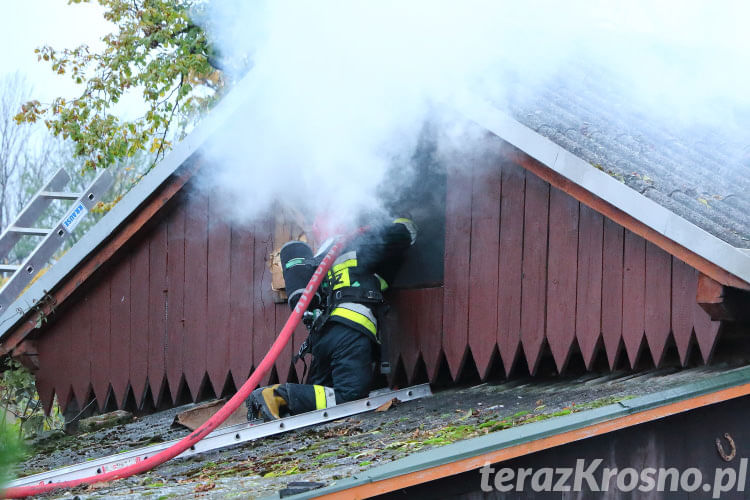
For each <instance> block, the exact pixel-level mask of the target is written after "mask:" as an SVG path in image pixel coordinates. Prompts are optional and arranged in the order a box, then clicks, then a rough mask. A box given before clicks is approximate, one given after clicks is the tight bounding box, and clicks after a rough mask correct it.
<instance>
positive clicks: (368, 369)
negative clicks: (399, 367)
mask: <svg viewBox="0 0 750 500" xmlns="http://www.w3.org/2000/svg"><path fill="white" fill-rule="evenodd" d="M310 340H311V342H312V355H313V359H312V362H311V364H310V371H309V374H308V377H307V381H306V382H307V383H306V384H282V385H281V387H280V388H279V389H280V390H281V394H282V395H283V396H284V399H286V401H287V404H288V408H287V411H288V412H289V414H290V415H296V414H298V413H304V412H306V411H312V410H315V409H318V408H317V406H316V404H315V391H314V388H313V385H322V386H325V387H332V388H333V390H334V392H335V394H336V404H340V403H345V402H347V401H352V400H355V399H361V398H364V397H366V396H367V395H368V393H369V392H370V384H371V383H372V369H373V367H372V362H373V360H374V359H373V354H374V349H375V345H374V342H373V341H372V340H370V339H369V338H368V337H367V336H366V335H365V334H363V333H362V332H360V331H359V330H355V329H354V328H351V327H349V326H347V325H344V324H341V323H336V322H335V321H328V322H327V323H326V324H325V325H323V327H322V328H321V333H320V334H318V335H314V336H313V338H311V339H310Z"/></svg>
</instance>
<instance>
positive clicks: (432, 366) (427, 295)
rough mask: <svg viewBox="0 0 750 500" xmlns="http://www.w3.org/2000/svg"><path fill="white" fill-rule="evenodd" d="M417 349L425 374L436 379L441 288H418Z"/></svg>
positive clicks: (441, 305)
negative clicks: (420, 355) (422, 361)
mask: <svg viewBox="0 0 750 500" xmlns="http://www.w3.org/2000/svg"><path fill="white" fill-rule="evenodd" d="M420 297H421V300H420V309H419V313H420V319H419V325H418V329H419V336H418V338H419V351H420V352H421V353H422V359H423V360H424V364H425V368H426V369H427V376H428V377H429V378H430V380H433V381H434V380H436V379H437V372H438V361H440V336H441V332H442V330H443V288H442V287H439V288H425V289H423V290H420Z"/></svg>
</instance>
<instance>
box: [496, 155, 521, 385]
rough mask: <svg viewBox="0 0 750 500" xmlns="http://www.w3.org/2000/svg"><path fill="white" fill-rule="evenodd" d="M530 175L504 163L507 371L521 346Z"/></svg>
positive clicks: (501, 268) (502, 301) (502, 316)
mask: <svg viewBox="0 0 750 500" xmlns="http://www.w3.org/2000/svg"><path fill="white" fill-rule="evenodd" d="M525 183H526V177H525V175H524V171H523V169H522V168H521V167H519V166H518V165H516V164H515V163H505V164H503V178H502V200H501V208H500V241H499V251H498V287H497V323H498V328H497V346H498V349H499V351H500V357H501V358H502V360H503V368H504V369H505V374H506V375H508V374H509V373H510V371H511V369H512V368H513V364H514V363H515V360H516V357H517V355H518V352H519V348H520V346H521V293H520V291H521V274H522V269H523V214H524V191H525V189H526V186H525Z"/></svg>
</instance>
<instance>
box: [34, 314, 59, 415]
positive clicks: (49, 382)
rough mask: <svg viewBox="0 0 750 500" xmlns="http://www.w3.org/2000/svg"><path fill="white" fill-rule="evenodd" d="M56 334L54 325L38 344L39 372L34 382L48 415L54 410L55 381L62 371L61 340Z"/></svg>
mask: <svg viewBox="0 0 750 500" xmlns="http://www.w3.org/2000/svg"><path fill="white" fill-rule="evenodd" d="M55 333H56V329H55V326H54V325H53V326H51V327H50V328H48V330H47V332H46V334H45V335H43V336H41V337H40V338H39V340H38V342H37V349H38V351H39V371H37V372H36V374H35V377H34V380H35V385H36V392H37V393H38V394H39V399H40V400H41V402H42V406H43V407H44V411H45V413H47V414H49V412H50V410H51V409H52V403H53V401H54V398H55V380H56V378H57V375H58V373H59V370H60V366H59V364H58V360H57V356H58V352H59V346H58V342H60V338H59V337H58V336H57V335H55Z"/></svg>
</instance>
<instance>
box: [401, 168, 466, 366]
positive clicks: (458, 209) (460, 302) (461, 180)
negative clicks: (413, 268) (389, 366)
mask: <svg viewBox="0 0 750 500" xmlns="http://www.w3.org/2000/svg"><path fill="white" fill-rule="evenodd" d="M462 167H463V168H462ZM447 186H448V187H447V189H446V193H445V264H444V266H445V268H444V282H445V285H444V295H443V301H444V319H443V338H442V345H443V351H444V352H445V358H446V361H447V362H448V368H449V370H450V372H451V376H452V377H453V378H454V379H455V378H456V377H457V375H458V370H459V369H460V365H461V361H462V360H463V356H464V353H465V351H466V345H467V342H468V327H469V318H468V313H469V280H468V279H467V277H466V272H467V270H468V269H469V264H470V254H471V186H472V184H471V171H470V168H469V167H468V166H463V165H462V166H454V167H451V168H449V169H448V178H447ZM393 368H394V369H395V365H394V366H393Z"/></svg>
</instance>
